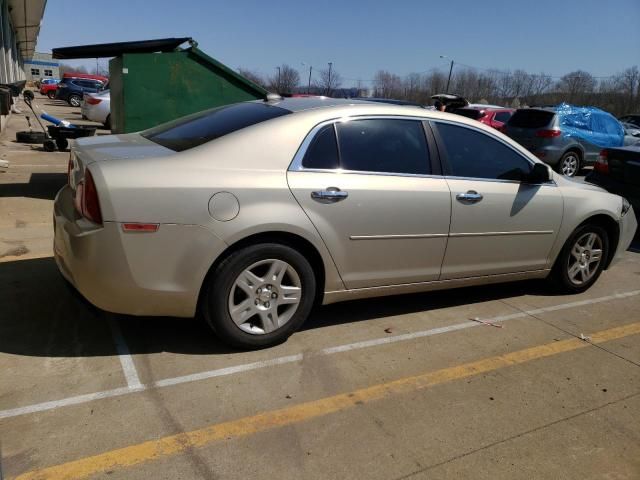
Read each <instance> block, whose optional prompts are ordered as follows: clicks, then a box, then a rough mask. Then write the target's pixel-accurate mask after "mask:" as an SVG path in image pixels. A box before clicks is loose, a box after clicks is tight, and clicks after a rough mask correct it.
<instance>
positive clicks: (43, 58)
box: [24, 52, 60, 82]
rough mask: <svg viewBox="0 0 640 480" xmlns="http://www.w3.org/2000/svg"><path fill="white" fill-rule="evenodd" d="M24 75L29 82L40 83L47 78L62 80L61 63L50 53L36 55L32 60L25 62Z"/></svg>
mask: <svg viewBox="0 0 640 480" xmlns="http://www.w3.org/2000/svg"><path fill="white" fill-rule="evenodd" d="M24 73H25V76H26V79H27V80H32V81H34V82H35V81H38V80H44V79H46V78H60V63H59V62H58V61H57V60H54V59H53V57H52V56H51V54H50V53H38V52H36V53H34V55H33V57H32V58H31V59H30V60H25V61H24Z"/></svg>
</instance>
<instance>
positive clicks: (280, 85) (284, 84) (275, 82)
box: [269, 63, 300, 94]
mask: <svg viewBox="0 0 640 480" xmlns="http://www.w3.org/2000/svg"><path fill="white" fill-rule="evenodd" d="M299 84H300V74H299V73H298V71H297V70H296V69H295V68H293V67H291V66H289V65H287V64H286V63H283V64H282V65H280V66H279V67H278V73H277V74H276V75H274V76H273V77H270V78H269V89H270V90H273V91H274V92H277V93H285V94H290V93H293V92H294V91H295V89H296V87H297V86H298V85H299Z"/></svg>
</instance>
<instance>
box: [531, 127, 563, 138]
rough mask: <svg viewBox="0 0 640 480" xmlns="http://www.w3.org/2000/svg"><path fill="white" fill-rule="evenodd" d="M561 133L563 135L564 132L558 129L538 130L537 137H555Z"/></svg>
mask: <svg viewBox="0 0 640 480" xmlns="http://www.w3.org/2000/svg"><path fill="white" fill-rule="evenodd" d="M560 135H562V132H561V131H560V130H556V129H555V128H554V129H551V130H538V131H537V132H536V137H540V138H553V137H559V136H560Z"/></svg>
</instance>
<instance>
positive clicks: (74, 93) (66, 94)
mask: <svg viewBox="0 0 640 480" xmlns="http://www.w3.org/2000/svg"><path fill="white" fill-rule="evenodd" d="M104 88H105V86H104V83H102V82H101V81H99V80H92V79H90V78H70V79H69V78H65V79H64V80H63V81H62V82H61V83H59V84H58V90H56V99H58V100H64V101H65V102H67V103H69V105H71V106H72V107H79V106H80V104H81V103H82V95H83V94H84V93H97V92H99V91H101V90H104Z"/></svg>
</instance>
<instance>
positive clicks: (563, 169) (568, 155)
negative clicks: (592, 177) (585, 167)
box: [556, 150, 582, 177]
mask: <svg viewBox="0 0 640 480" xmlns="http://www.w3.org/2000/svg"><path fill="white" fill-rule="evenodd" d="M574 162H575V167H573V165H574ZM581 168H582V159H581V158H580V154H579V153H578V152H575V151H573V150H570V151H568V152H565V153H564V155H562V158H560V161H559V162H558V164H557V165H556V171H557V172H558V173H559V174H561V175H564V176H566V177H575V176H576V175H577V174H578V173H580V169H581Z"/></svg>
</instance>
